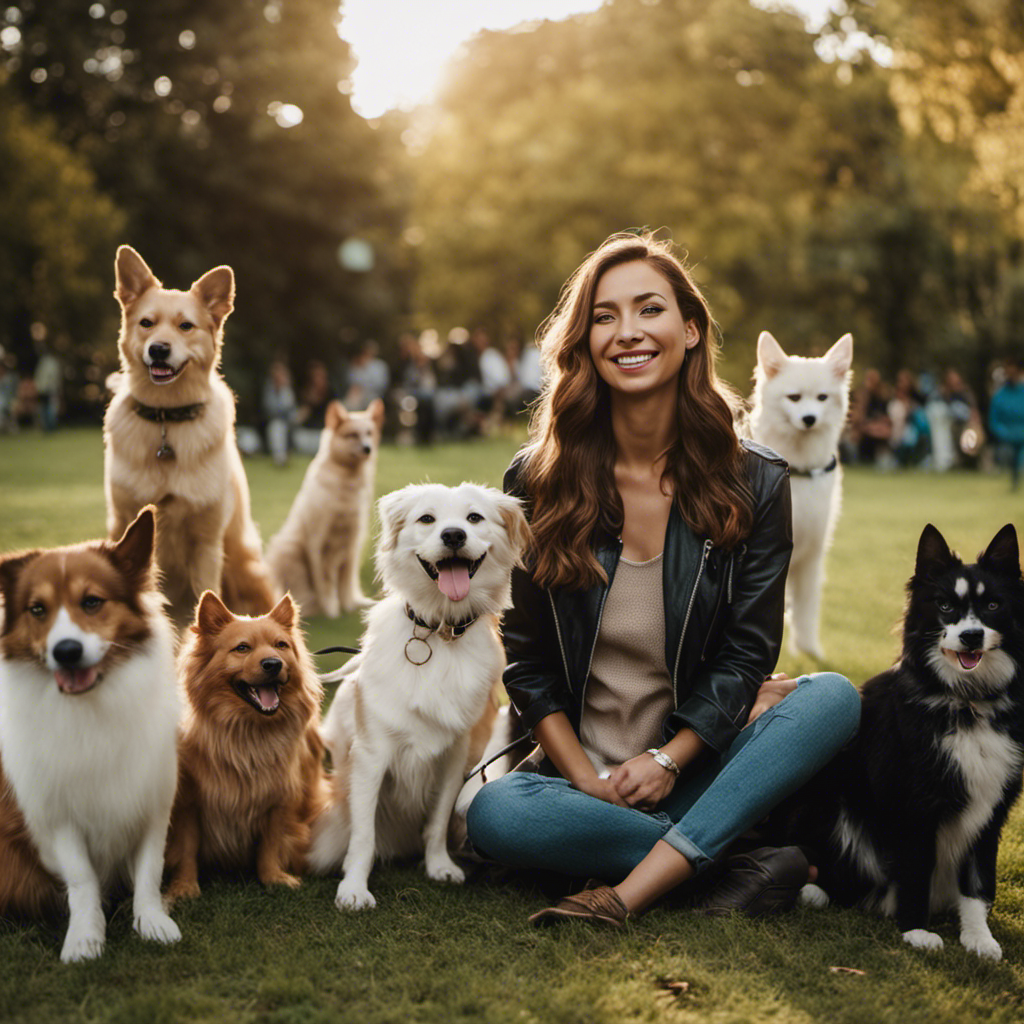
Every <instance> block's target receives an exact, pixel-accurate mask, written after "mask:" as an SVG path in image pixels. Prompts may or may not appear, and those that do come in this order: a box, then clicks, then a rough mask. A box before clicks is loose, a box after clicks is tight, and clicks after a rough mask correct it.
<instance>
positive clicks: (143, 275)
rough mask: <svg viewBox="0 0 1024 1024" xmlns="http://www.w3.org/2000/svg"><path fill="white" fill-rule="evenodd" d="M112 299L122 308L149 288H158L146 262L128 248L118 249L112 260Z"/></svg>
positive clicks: (123, 246) (158, 284)
mask: <svg viewBox="0 0 1024 1024" xmlns="http://www.w3.org/2000/svg"><path fill="white" fill-rule="evenodd" d="M114 280H115V282H116V285H117V287H116V288H115V289H114V298H115V299H117V301H118V302H120V303H121V307H122V308H126V307H128V306H130V305H131V304H132V303H133V302H135V300H136V299H138V298H139V297H140V296H141V295H142V294H143V293H144V292H147V291H149V289H150V288H159V287H160V282H159V281H158V280H157V278H156V277H155V276H154V275H153V271H152V270H150V269H149V266H148V265H147V264H146V261H145V260H144V259H143V258H142V257H141V256H140V255H139V254H138V253H137V252H136V251H135V250H134V249H133V248H132V247H131V246H130V245H122V246H119V247H118V250H117V256H116V257H115V258H114Z"/></svg>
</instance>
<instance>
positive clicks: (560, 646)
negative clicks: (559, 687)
mask: <svg viewBox="0 0 1024 1024" xmlns="http://www.w3.org/2000/svg"><path fill="white" fill-rule="evenodd" d="M548 600H549V601H550V602H551V615H552V616H553V618H554V620H555V635H556V636H557V637H558V649H559V650H560V651H561V652H562V669H563V671H564V672H565V684H566V686H568V687H569V689H570V691H571V690H572V679H570V678H569V661H568V659H567V658H566V656H565V644H563V643H562V627H561V626H559V625H558V609H557V608H555V596H554V594H552V593H551V591H550V590H549V591H548Z"/></svg>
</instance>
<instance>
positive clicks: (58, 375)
mask: <svg viewBox="0 0 1024 1024" xmlns="http://www.w3.org/2000/svg"><path fill="white" fill-rule="evenodd" d="M63 378H64V373H63V369H62V367H61V365H60V360H59V359H58V358H57V356H56V355H55V354H54V353H53V351H52V350H51V349H50V347H49V345H47V344H46V343H45V342H42V343H41V344H40V355H39V362H37V363H36V372H35V375H34V377H33V380H34V382H35V390H36V403H37V404H36V411H37V413H38V416H39V425H40V426H41V427H42V428H43V430H45V431H51V430H56V429H57V421H58V419H59V418H60V401H61V386H62V384H63Z"/></svg>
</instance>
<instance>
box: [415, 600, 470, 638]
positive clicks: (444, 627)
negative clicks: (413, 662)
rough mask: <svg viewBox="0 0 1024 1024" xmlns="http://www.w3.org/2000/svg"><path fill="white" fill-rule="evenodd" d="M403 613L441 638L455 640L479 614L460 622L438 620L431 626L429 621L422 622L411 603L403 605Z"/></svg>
mask: <svg viewBox="0 0 1024 1024" xmlns="http://www.w3.org/2000/svg"><path fill="white" fill-rule="evenodd" d="M405 614H406V615H408V616H409V618H410V619H411V620H412V621H413V622H414V623H415V624H416V625H417V626H421V627H422V628H423V629H429V630H430V632H431V633H437V635H438V636H439V637H440V638H441V639H442V640H455V639H457V638H458V637H460V636H462V634H463V633H465V632H466V630H467V629H469V627H470V626H472V625H473V623H474V622H476V620H477V618H478V617H479V616H476V615H473V616H472V617H470V618H468V619H463V620H462V621H461V622H444V621H442V622H439V623H437V625H435V626H432V625H430V623H429V622H424V621H423V620H422V619H421V618H420V617H419V616H418V615H417V614H416V613H415V612H414V611H413V610H412V607H411V605H408V604H407V605H406V606H405Z"/></svg>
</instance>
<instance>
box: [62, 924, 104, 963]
mask: <svg viewBox="0 0 1024 1024" xmlns="http://www.w3.org/2000/svg"><path fill="white" fill-rule="evenodd" d="M104 942H105V940H104V937H103V936H102V935H95V934H92V933H89V934H83V935H79V934H72V932H71V931H70V930H69V931H68V933H67V935H66V936H65V937H64V946H63V948H62V949H61V951H60V959H61V962H62V963H65V964H74V963H80V962H81V961H82V960H95V959H96V957H98V956H100V955H101V954H102V953H103V946H104Z"/></svg>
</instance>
